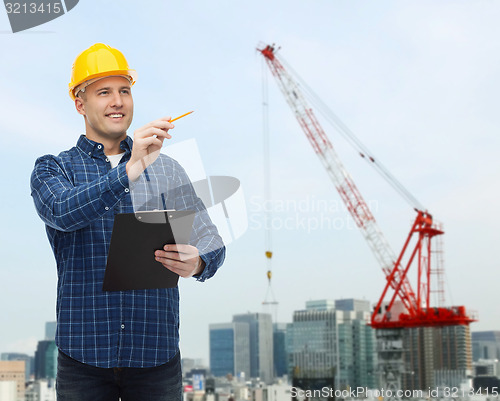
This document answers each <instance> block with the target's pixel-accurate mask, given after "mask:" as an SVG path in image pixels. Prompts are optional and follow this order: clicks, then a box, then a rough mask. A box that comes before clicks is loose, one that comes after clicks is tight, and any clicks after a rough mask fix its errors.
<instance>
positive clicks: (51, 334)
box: [45, 322, 57, 340]
mask: <svg viewBox="0 0 500 401" xmlns="http://www.w3.org/2000/svg"><path fill="white" fill-rule="evenodd" d="M56 327H57V322H46V323H45V339H46V340H55V339H56Z"/></svg>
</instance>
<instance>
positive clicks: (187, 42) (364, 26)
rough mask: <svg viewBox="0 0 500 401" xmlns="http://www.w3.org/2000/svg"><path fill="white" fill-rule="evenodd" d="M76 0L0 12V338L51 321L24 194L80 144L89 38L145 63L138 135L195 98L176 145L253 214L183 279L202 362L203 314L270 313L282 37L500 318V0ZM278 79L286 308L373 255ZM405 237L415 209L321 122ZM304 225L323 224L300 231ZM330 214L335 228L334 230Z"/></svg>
mask: <svg viewBox="0 0 500 401" xmlns="http://www.w3.org/2000/svg"><path fill="white" fill-rule="evenodd" d="M95 4H96V3H95V2H90V1H83V0H82V1H80V3H79V4H78V5H77V6H76V7H75V8H74V9H73V10H72V11H71V12H69V13H68V14H67V15H64V16H62V17H60V18H57V19H55V20H53V21H51V22H49V23H47V24H45V25H42V26H39V27H37V28H33V29H31V30H29V31H26V32H20V33H17V34H12V33H9V29H10V27H9V25H8V19H7V16H6V13H3V12H0V46H1V48H2V54H3V56H2V59H3V62H2V63H1V65H0V73H1V75H0V76H1V77H2V81H1V84H0V88H1V89H0V107H1V110H2V118H1V119H0V138H1V143H2V146H1V147H0V163H1V164H0V166H1V170H0V171H1V180H2V183H3V188H2V195H1V197H0V202H1V204H0V205H1V207H0V216H1V219H2V225H1V226H0V240H1V244H2V245H1V248H0V269H1V274H2V280H1V281H0V304H1V305H2V310H1V312H0V325H1V327H2V328H3V330H2V335H1V336H0V352H6V351H20V352H29V353H32V352H33V350H34V347H35V345H36V341H38V340H39V339H41V338H42V337H43V330H44V322H45V321H49V320H54V319H55V290H56V271H55V265H54V258H53V256H52V253H51V250H50V246H49V244H48V241H47V238H46V236H45V231H44V227H43V225H42V222H41V220H40V219H39V218H38V216H37V215H36V213H35V211H34V207H33V204H32V200H31V197H30V194H29V176H30V173H31V170H32V168H33V163H34V161H35V159H36V158H37V157H38V156H40V155H43V154H46V153H55V154H57V153H59V152H60V151H61V150H64V149H67V148H69V147H71V146H73V145H74V144H75V142H76V140H77V138H78V135H79V134H80V133H82V132H83V129H84V128H83V127H84V126H83V121H82V118H81V116H80V115H78V114H77V113H76V111H75V110H74V106H73V104H72V102H71V100H70V98H69V96H68V94H67V84H68V81H69V78H70V69H71V64H72V63H73V60H74V58H75V57H76V55H77V54H78V53H79V52H80V51H82V50H83V49H85V48H87V47H88V46H90V45H92V44H93V43H96V42H104V43H106V44H109V45H111V46H113V47H116V48H119V49H120V50H122V51H123V53H124V54H125V55H126V57H127V59H128V61H129V63H130V65H131V66H132V68H135V69H136V70H137V71H138V75H139V77H138V81H137V83H136V85H135V86H134V89H133V92H134V100H135V116H134V122H133V123H132V127H131V129H130V131H129V133H130V134H132V133H133V130H134V129H136V128H139V127H140V126H142V125H144V124H145V123H147V122H149V121H151V120H154V119H156V118H159V117H161V116H164V115H172V116H177V115H180V114H182V113H184V112H186V111H189V110H195V113H194V114H193V115H192V116H189V117H186V118H185V119H183V120H180V121H179V122H178V123H177V124H176V129H175V133H174V138H173V139H172V143H178V142H180V141H182V140H184V139H193V138H194V139H196V142H197V144H198V147H199V150H200V153H201V156H202V158H203V162H204V166H205V171H206V172H207V173H208V174H209V175H230V176H234V177H237V178H238V179H240V181H241V183H242V188H243V191H244V194H245V199H246V202H247V213H248V219H249V230H248V231H247V232H246V233H245V234H244V235H243V236H242V237H241V238H240V239H239V240H238V241H236V242H234V243H232V244H230V245H229V246H228V256H227V261H226V263H225V265H224V266H223V267H222V268H221V270H220V271H219V272H218V274H217V275H216V276H215V277H214V278H213V279H212V280H209V281H208V282H206V283H204V284H200V283H196V282H194V281H191V280H183V281H182V282H181V304H182V306H181V309H182V311H181V312H182V316H181V338H182V340H181V347H182V352H183V355H184V356H185V357H193V358H196V357H202V358H205V359H207V358H208V324H209V323H219V322H226V321H230V320H231V317H232V315H233V314H236V313H243V312H246V311H252V312H257V311H263V308H262V301H263V300H264V297H265V293H266V289H267V278H266V270H267V266H266V261H265V257H264V251H265V249H264V231H263V229H262V222H263V213H262V208H263V204H262V202H263V188H264V187H263V177H264V176H263V168H262V161H263V152H262V148H263V145H262V137H263V135H262V106H261V104H262V94H261V85H262V68H263V65H262V57H261V56H260V55H259V54H258V53H257V52H256V51H255V48H256V47H257V45H258V43H259V42H264V43H267V42H269V43H271V42H272V43H276V44H278V45H280V46H281V50H280V53H281V54H282V56H283V57H284V58H285V59H286V60H287V61H288V63H289V64H290V65H291V66H292V67H293V68H294V70H295V71H297V72H298V73H299V74H300V76H301V77H302V78H303V79H304V80H305V81H306V82H307V83H308V85H309V86H310V87H311V88H313V89H314V90H315V92H316V93H317V94H318V95H319V96H320V97H321V98H322V100H323V101H324V102H325V103H326V104H328V105H329V106H330V108H331V109H332V110H333V111H334V112H335V113H336V114H337V115H338V116H339V117H340V118H341V119H342V120H343V121H344V123H346V125H347V126H348V127H349V128H350V129H351V130H352V131H354V132H355V133H356V135H357V136H358V137H359V138H360V139H361V140H362V141H363V142H364V143H365V144H366V145H367V146H368V148H369V149H371V151H372V153H373V154H375V155H376V156H377V157H378V158H379V159H380V160H382V161H383V163H384V164H385V166H386V167H387V168H388V169H389V170H390V171H391V172H392V173H393V174H394V175H395V176H396V177H398V178H399V180H400V181H401V182H403V183H404V184H405V186H406V187H407V188H408V189H409V190H410V191H411V192H412V193H413V194H414V195H415V196H416V197H417V198H418V199H419V200H420V202H421V203H422V204H424V205H425V206H426V207H427V208H428V210H429V211H430V212H431V213H432V214H433V215H434V217H435V219H436V220H438V221H441V222H442V223H443V225H444V230H445V231H446V234H445V235H444V237H443V241H444V246H445V254H444V256H445V257H444V260H445V267H446V278H447V286H446V292H447V300H448V302H449V303H451V304H454V305H465V306H466V307H467V308H469V309H472V310H475V311H477V312H478V313H479V317H480V321H479V322H478V323H474V324H473V326H472V329H473V330H493V329H497V330H498V329H500V321H499V318H500V313H499V312H498V307H497V305H496V303H495V302H494V301H493V300H494V299H495V298H496V294H497V288H498V279H499V275H500V273H498V271H499V270H498V268H499V267H500V266H499V262H498V257H497V252H496V250H497V248H498V245H497V244H498V243H499V240H500V235H499V232H498V222H499V221H498V220H499V217H498V212H497V207H496V204H495V203H496V201H497V200H498V198H499V195H500V189H499V185H498V182H499V178H500V165H499V163H498V162H497V153H498V149H499V145H500V139H499V135H498V130H499V128H500V118H499V113H498V112H497V110H496V107H497V104H498V100H497V98H498V93H499V92H500V81H499V79H498V66H499V61H500V60H499V58H500V43H499V42H498V40H497V38H498V37H499V34H500V32H499V31H500V28H499V27H498V24H497V21H498V20H499V17H500V3H498V2H495V1H482V0H480V1H474V2H470V1H440V2H435V1H419V2H409V1H386V0H382V1H377V2H365V1H359V0H354V1H349V2H347V1H338V0H335V1H331V0H329V1H323V0H318V1H311V2H305V1H286V2H285V1H276V2H264V1H260V0H258V1H252V2H235V1H216V2H203V1H185V2H180V1H179V2H177V1H175V2H163V1H156V0H154V1H149V2H146V3H143V4H142V5H139V3H137V2H133V1H111V0H105V1H101V2H99V7H98V8H96V7H95ZM146 4H147V5H146ZM268 80H269V97H270V99H269V103H270V105H269V113H270V114H269V116H270V133H271V144H270V146H271V171H270V174H271V179H272V197H273V200H274V205H275V206H276V210H275V211H274V212H273V214H272V218H273V224H274V227H275V230H274V231H273V234H272V235H273V251H274V258H273V264H272V270H273V273H274V276H273V277H274V278H273V290H274V293H275V295H276V298H277V299H278V301H279V302H280V305H279V308H278V312H277V314H278V318H279V320H280V321H285V322H286V321H291V319H292V312H293V310H296V309H300V308H303V306H304V303H305V301H306V300H310V299H322V298H331V299H338V298H352V297H354V298H364V299H368V300H370V301H372V302H375V301H376V300H377V299H378V296H379V295H380V293H381V292H382V289H383V285H384V278H383V274H382V271H381V269H380V267H379V266H378V265H377V263H376V260H375V259H374V257H373V256H372V255H371V253H370V250H369V248H368V245H367V244H366V243H365V241H364V239H363V237H362V236H361V234H360V233H359V231H358V230H357V229H356V228H355V227H354V225H353V223H352V221H350V218H349V216H348V213H347V212H346V211H345V209H344V208H343V207H342V205H341V202H340V198H339V196H338V194H337V193H336V191H335V188H334V186H333V184H332V183H331V182H330V181H329V178H328V176H327V174H326V172H325V171H324V169H323V167H322V166H321V164H320V162H319V160H318V159H317V157H316V155H315V154H314V152H313V151H312V148H311V147H310V146H309V144H308V142H307V139H306V137H305V135H304V134H303V133H302V132H301V130H300V128H299V126H298V124H297V122H296V121H295V119H294V117H293V114H292V113H291V111H290V110H289V108H288V106H287V104H286V102H285V101H284V99H283V97H282V95H281V93H280V92H279V91H278V89H277V86H276V85H275V83H274V81H273V79H272V78H271V77H270V76H268ZM325 129H326V131H327V134H328V135H329V137H330V139H331V141H332V142H333V144H334V146H335V147H336V148H337V151H338V153H339V155H340V157H341V159H342V160H343V162H344V164H345V165H346V167H347V169H348V170H349V171H350V173H351V174H352V176H353V179H354V181H355V182H356V184H357V185H358V187H359V189H360V191H361V193H362V194H363V195H364V196H365V199H366V200H367V201H369V202H370V204H371V205H372V207H373V212H374V214H375V217H376V219H377V221H378V222H379V225H380V227H381V229H382V230H383V231H384V233H385V235H386V237H387V238H388V240H389V242H390V244H391V245H392V247H393V249H394V250H395V251H396V252H399V249H400V247H401V246H402V244H403V240H404V239H405V237H406V235H407V233H408V231H409V228H410V224H411V222H412V220H413V219H414V212H413V211H412V209H411V208H410V207H409V206H408V205H407V204H405V203H404V201H402V200H401V199H400V198H399V197H398V195H397V194H395V193H394V192H393V191H392V189H391V188H390V187H389V186H388V185H387V184H386V183H385V182H384V181H383V180H382V179H380V178H379V177H378V176H377V175H376V173H374V172H373V171H371V170H370V169H369V167H368V166H367V165H365V163H363V162H362V161H361V160H360V158H359V157H358V156H357V154H356V152H355V151H353V150H352V149H351V148H350V147H349V146H348V145H347V144H346V143H345V141H344V140H343V139H342V138H341V137H340V136H339V135H338V134H337V133H336V132H335V131H333V130H332V129H331V128H330V127H328V126H327V125H326V123H325ZM307 224H309V225H314V224H318V225H319V226H318V227H316V228H315V227H312V228H310V229H307ZM328 224H334V227H332V228H329V227H328Z"/></svg>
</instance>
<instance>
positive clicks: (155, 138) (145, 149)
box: [126, 117, 174, 181]
mask: <svg viewBox="0 0 500 401" xmlns="http://www.w3.org/2000/svg"><path fill="white" fill-rule="evenodd" d="M170 120H171V117H163V118H160V119H158V120H155V121H152V122H150V123H149V124H146V125H145V126H143V127H141V128H139V129H137V130H136V131H135V132H134V145H133V147H132V155H131V156H130V160H129V161H128V162H127V165H126V170H127V175H128V178H129V180H130V181H135V180H137V178H139V176H140V175H141V174H142V172H143V171H144V170H145V168H146V167H148V166H149V165H150V164H152V163H153V162H154V161H155V160H156V158H157V157H158V155H159V154H160V151H161V148H162V146H163V141H164V140H165V138H166V139H170V138H172V135H170V134H169V133H168V130H170V129H172V128H174V125H173V124H172V123H170Z"/></svg>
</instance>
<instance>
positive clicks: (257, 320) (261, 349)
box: [233, 313, 274, 383]
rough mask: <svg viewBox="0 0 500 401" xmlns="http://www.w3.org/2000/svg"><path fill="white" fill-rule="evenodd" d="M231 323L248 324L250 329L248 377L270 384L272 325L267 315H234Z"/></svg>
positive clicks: (272, 368)
mask: <svg viewBox="0 0 500 401" xmlns="http://www.w3.org/2000/svg"><path fill="white" fill-rule="evenodd" d="M233 322H239V323H248V325H249V329H250V377H253V378H257V377H258V378H260V379H261V380H262V381H263V382H265V383H271V382H272V381H273V378H274V364H273V324H272V319H271V315H270V314H268V313H246V314H242V315H234V316H233Z"/></svg>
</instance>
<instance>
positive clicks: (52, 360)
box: [35, 340, 58, 380]
mask: <svg viewBox="0 0 500 401" xmlns="http://www.w3.org/2000/svg"><path fill="white" fill-rule="evenodd" d="M57 353H58V351H57V346H56V342H55V341H54V340H43V341H39V342H38V346H37V349H36V351H35V379H37V380H38V379H55V377H56V372H57Z"/></svg>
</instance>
